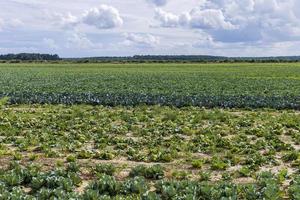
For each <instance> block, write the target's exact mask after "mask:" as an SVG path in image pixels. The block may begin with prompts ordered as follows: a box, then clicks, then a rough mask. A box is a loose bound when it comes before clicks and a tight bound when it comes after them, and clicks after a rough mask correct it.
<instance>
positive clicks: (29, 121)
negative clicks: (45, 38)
mask: <svg viewBox="0 0 300 200" xmlns="http://www.w3.org/2000/svg"><path fill="white" fill-rule="evenodd" d="M0 93H1V97H3V98H2V100H1V101H0V200H2V199H3V200H6V199H12V200H15V199H38V200H39V199H42V200H44V199H45V200H47V199H75V200H77V199H78V200H79V199H83V200H94V199H95V200H96V199H105V200H106V199H107V200H108V199H117V200H122V199H124V200H125V199H128V200H131V199H136V200H139V199H142V200H159V199H162V200H169V199H170V200H173V199H174V200H198V199H200V200H206V199H207V200H210V199H216V200H218V199H222V200H223V199H224V200H225V199H228V200H229V199H232V200H235V199H236V200H237V199H266V200H277V199H278V200H279V199H300V111H299V109H300V101H299V100H300V64H293V63H289V64H282V63H280V64H257V63H256V64H239V63H237V64H101V65H100V64H1V65H0Z"/></svg>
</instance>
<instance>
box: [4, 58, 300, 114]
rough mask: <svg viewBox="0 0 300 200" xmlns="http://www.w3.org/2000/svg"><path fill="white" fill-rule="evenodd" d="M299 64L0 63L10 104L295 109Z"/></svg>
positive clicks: (299, 106) (298, 98)
mask: <svg viewBox="0 0 300 200" xmlns="http://www.w3.org/2000/svg"><path fill="white" fill-rule="evenodd" d="M299 94H300V66H299V64H296V63H286V64H283V63H280V64H241V63H237V64H122V65H121V64H1V65H0V96H2V97H3V96H9V97H10V102H11V103H54V104H60V103H63V104H74V103H75V104H79V103H85V104H93V105H95V104H97V105H99V104H101V105H108V106H116V105H130V106H132V105H139V104H148V105H153V104H161V105H172V106H176V107H182V106H200V107H202V106H205V107H209V108H210V107H225V108H232V107H236V108H260V107H269V108H278V109H284V108H290V109H299V108H300V104H299V102H300V96H299Z"/></svg>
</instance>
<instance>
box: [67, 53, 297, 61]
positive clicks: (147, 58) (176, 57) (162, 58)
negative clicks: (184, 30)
mask: <svg viewBox="0 0 300 200" xmlns="http://www.w3.org/2000/svg"><path fill="white" fill-rule="evenodd" d="M64 60H66V61H72V62H77V63H89V62H92V63H94V62H99V63H110V62H117V63H169V62H173V63H208V62H220V63H225V62H300V56H280V57H224V56H209V55H135V56H129V57H90V58H67V59H64Z"/></svg>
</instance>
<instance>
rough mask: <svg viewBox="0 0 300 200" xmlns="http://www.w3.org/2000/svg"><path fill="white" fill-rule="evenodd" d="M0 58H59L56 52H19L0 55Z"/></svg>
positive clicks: (25, 59) (34, 59)
mask: <svg viewBox="0 0 300 200" xmlns="http://www.w3.org/2000/svg"><path fill="white" fill-rule="evenodd" d="M0 60H10V61H14V60H15V61H18V60H19V61H30V60H32V61H42V60H61V59H60V57H59V56H58V55H57V54H53V55H52V54H39V53H19V54H6V55H0Z"/></svg>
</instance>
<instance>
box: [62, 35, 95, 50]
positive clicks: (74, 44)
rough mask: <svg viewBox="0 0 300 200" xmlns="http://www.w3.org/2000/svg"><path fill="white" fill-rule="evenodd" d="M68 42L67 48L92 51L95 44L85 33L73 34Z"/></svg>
mask: <svg viewBox="0 0 300 200" xmlns="http://www.w3.org/2000/svg"><path fill="white" fill-rule="evenodd" d="M67 40H68V43H67V48H77V49H90V48H93V47H94V45H93V43H92V42H91V41H90V40H89V39H88V38H87V37H86V35H85V34H83V33H77V32H74V33H71V34H70V35H69V36H68V39H67Z"/></svg>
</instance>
